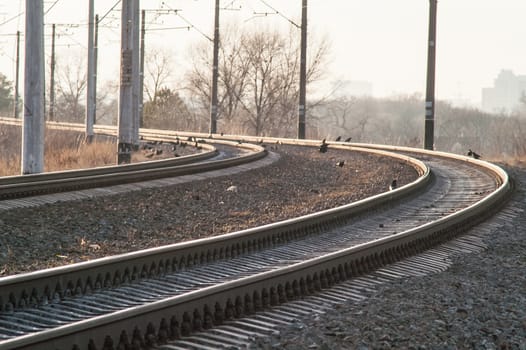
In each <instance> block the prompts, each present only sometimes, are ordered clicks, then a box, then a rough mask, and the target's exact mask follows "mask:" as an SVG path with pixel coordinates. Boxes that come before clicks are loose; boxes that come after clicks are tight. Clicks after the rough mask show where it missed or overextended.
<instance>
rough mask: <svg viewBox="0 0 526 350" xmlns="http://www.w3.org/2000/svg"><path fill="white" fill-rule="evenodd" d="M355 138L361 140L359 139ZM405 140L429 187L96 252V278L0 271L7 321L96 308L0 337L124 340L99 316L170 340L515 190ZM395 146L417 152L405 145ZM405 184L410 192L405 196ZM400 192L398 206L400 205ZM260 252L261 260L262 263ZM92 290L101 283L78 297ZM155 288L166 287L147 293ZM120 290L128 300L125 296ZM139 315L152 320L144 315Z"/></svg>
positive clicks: (304, 288) (442, 232)
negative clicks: (204, 235) (179, 240)
mask: <svg viewBox="0 0 526 350" xmlns="http://www.w3.org/2000/svg"><path fill="white" fill-rule="evenodd" d="M280 142H286V140H283V141H280ZM312 143H314V142H312ZM332 146H334V147H349V146H348V145H341V144H336V145H332ZM332 146H331V147H332ZM353 149H357V148H356V147H355V146H353ZM405 151H406V152H407V151H411V152H412V154H420V155H419V156H417V157H422V158H424V159H425V160H426V162H427V163H428V164H429V166H430V168H431V170H432V171H431V173H429V172H427V171H426V170H425V169H426V168H421V170H422V173H423V175H424V176H423V177H421V178H420V180H419V181H418V183H417V184H416V185H415V184H413V185H412V187H416V188H418V189H422V188H424V187H425V189H426V191H425V192H423V193H422V192H419V193H418V194H415V193H413V192H411V191H410V190H409V187H407V188H400V189H397V190H396V191H393V192H391V193H387V194H384V195H381V196H378V197H377V198H372V199H369V200H366V201H361V203H357V204H355V205H354V206H353V205H350V206H346V207H345V208H338V209H335V210H329V211H326V212H325V213H321V214H316V215H310V216H308V217H302V218H298V219H295V220H288V221H287V222H282V223H279V224H276V225H267V226H266V227H261V228H257V229H253V230H245V231H242V232H238V233H233V234H230V235H225V236H222V237H218V238H214V239H209V240H201V241H200V242H190V243H186V244H185V243H183V244H179V245H175V246H171V247H163V248H159V249H156V250H149V251H148V252H139V253H132V254H130V255H127V256H126V257H125V259H124V260H127V261H126V262H122V261H121V263H123V265H122V267H118V268H115V266H114V267H112V268H110V269H108V268H109V266H110V265H111V264H109V263H108V264H105V262H108V259H106V261H105V262H101V261H96V262H90V264H91V265H95V266H94V267H95V270H96V271H97V273H91V276H92V277H91V279H86V278H85V277H83V278H80V277H78V275H74V274H70V275H68V273H72V271H71V268H68V267H65V268H63V269H62V271H60V273H62V272H65V274H64V275H62V276H61V277H60V278H59V279H60V281H59V282H58V283H57V284H56V283H55V282H52V278H55V277H52V275H53V274H54V273H57V272H59V270H58V269H57V270H54V271H53V272H51V271H47V272H40V274H41V277H42V278H43V279H47V280H49V281H48V283H47V285H46V286H45V287H43V286H42V285H41V286H40V287H35V282H34V280H32V279H33V278H34V277H35V276H36V275H37V274H32V276H31V277H30V276H29V274H28V275H25V276H16V277H14V278H12V279H9V278H8V279H3V280H0V285H1V286H2V290H3V291H5V290H9V291H10V292H9V293H8V295H3V296H2V300H4V301H3V305H4V307H3V311H4V312H3V313H2V315H1V319H0V320H1V321H0V323H1V324H2V325H7V324H9V323H12V321H13V319H9V317H15V318H16V320H17V321H20V319H19V318H17V317H19V315H20V314H31V312H34V313H38V312H42V311H45V310H46V309H45V308H46V307H47V306H46V304H48V305H49V307H51V308H55V309H56V308H59V307H60V305H63V306H64V305H65V307H64V308H65V310H66V311H65V312H66V314H65V315H64V314H63V316H59V317H57V319H59V320H61V319H62V320H63V319H66V318H68V317H70V318H71V313H75V312H76V313H77V314H79V315H80V314H81V312H80V311H72V309H68V307H76V306H78V305H80V304H81V303H82V301H81V300H82V299H83V298H86V299H84V300H86V303H87V304H86V305H88V306H87V307H86V306H85V307H84V308H85V309H88V310H91V311H89V312H87V314H89V315H88V316H85V318H76V321H75V323H74V324H72V325H69V324H68V325H60V324H61V323H60V322H58V321H57V322H56V324H55V327H54V328H52V329H48V328H40V329H38V330H36V331H35V333H25V334H26V335H22V336H20V334H19V335H18V336H14V337H13V336H11V337H9V336H4V338H5V339H6V340H5V341H3V342H0V347H2V346H6V348H12V347H13V346H26V345H27V346H37V345H30V344H31V343H32V342H36V343H35V344H39V345H38V346H43V345H42V344H43V343H39V342H41V341H44V342H48V343H45V344H54V345H53V346H57V347H59V348H62V347H64V348H68V347H67V346H66V345H65V344H70V345H69V346H70V347H71V344H74V343H76V344H78V345H79V346H80V347H81V348H84V346H87V345H86V344H88V343H89V341H87V339H90V337H91V339H95V338H94V337H95V334H98V335H99V336H98V337H97V339H100V334H105V335H106V334H107V335H109V338H107V340H106V341H110V340H111V341H113V342H114V343H115V344H117V343H118V342H119V337H120V338H121V339H120V341H121V342H123V341H125V340H123V336H122V333H121V332H118V331H111V332H110V331H109V330H107V329H106V328H104V330H102V329H103V328H99V327H104V326H102V325H100V324H98V321H100V320H101V319H104V322H103V323H111V324H112V326H111V327H110V328H112V329H120V330H123V329H127V330H128V333H129V334H128V335H126V337H124V338H126V339H128V337H129V339H128V341H130V342H131V341H133V339H132V338H133V335H132V333H133V329H134V328H135V327H137V329H138V330H142V334H146V337H145V338H148V337H149V338H150V339H151V340H152V341H155V342H159V341H161V342H162V341H164V340H166V339H164V338H165V337H164V336H163V335H162V333H163V332H165V331H166V328H167V327H168V328H170V329H171V328H174V331H173V332H172V331H171V335H172V336H177V335H178V334H183V335H185V334H187V333H189V332H190V331H192V330H195V329H199V328H200V327H202V325H203V323H205V320H206V319H207V317H208V318H210V317H211V318H212V319H213V320H214V321H213V322H212V323H220V322H221V320H222V319H223V318H225V317H228V316H229V315H230V314H232V313H233V314H236V313H238V312H237V311H236V309H237V308H238V307H240V308H243V309H248V310H250V309H251V307H250V306H249V305H253V306H254V305H255V304H258V303H259V304H260V305H259V306H260V307H261V306H268V305H271V304H274V303H276V302H279V301H280V300H281V299H284V300H286V299H290V298H294V297H299V296H300V295H301V294H303V293H308V292H309V291H312V290H313V289H317V287H316V285H319V286H323V285H324V284H327V283H329V284H330V281H331V280H332V282H334V279H337V280H340V279H344V278H347V277H354V276H356V275H359V274H360V273H363V272H364V271H367V270H370V269H372V268H375V267H378V266H381V265H383V264H385V263H387V262H390V261H396V260H397V259H399V258H400V257H401V256H405V255H408V254H410V253H411V252H414V251H418V250H421V249H424V248H426V247H429V246H432V245H433V244H436V243H437V242H440V241H443V240H444V239H447V238H448V237H451V236H454V235H455V234H456V233H458V231H459V230H461V229H462V228H463V227H464V226H465V225H466V222H468V223H473V222H474V221H476V220H478V219H479V217H480V216H481V215H483V213H485V212H487V211H488V210H489V208H490V207H491V206H493V205H496V204H497V203H499V201H501V200H502V198H503V197H504V196H505V195H506V194H507V192H508V191H509V188H510V184H509V181H508V178H507V175H506V174H505V173H504V172H503V171H501V170H499V169H500V168H498V167H495V166H492V165H489V164H485V163H482V162H478V163H477V162H471V161H470V162H469V163H468V162H467V160H466V159H463V158H462V157H456V158H457V159H455V157H451V156H449V155H444V154H434V153H432V152H430V153H425V152H424V153H421V152H417V151H416V150H405ZM415 152H416V153H415ZM399 157H403V158H404V159H412V158H411V157H409V156H408V155H402V156H399ZM413 162H414V164H420V163H418V161H413ZM409 194H412V196H411V197H407V195H409ZM402 200H403V202H401V201H402ZM395 203H396V204H397V206H396V207H393V205H394V204H395ZM371 211H374V213H370V212H371ZM367 212H369V213H367ZM365 213H367V215H365ZM358 214H360V215H358ZM452 227H453V228H452ZM229 240H231V241H229ZM206 244H209V246H208V247H206ZM265 254H267V255H265ZM148 255H149V257H147V256H148ZM152 257H153V258H152ZM120 258H123V257H120ZM134 259H135V260H134ZM236 259H237V260H236ZM109 260H111V259H109ZM132 261H134V262H133V263H132ZM261 261H265V262H266V263H265V264H263V263H259V262H261ZM88 265H89V264H86V265H84V267H86V266H88ZM68 269H70V271H68ZM116 271H118V273H117V272H116ZM229 273H230V274H229ZM21 277H23V278H21ZM24 279H25V280H24ZM324 280H325V282H324ZM88 281H91V282H88ZM309 281H310V282H309ZM17 283H19V284H18V287H15V286H16V285H17ZM24 283H30V284H26V285H23V284H24ZM170 283H172V284H170ZM31 284H33V285H32V286H31ZM110 287H111V289H108V288H110ZM136 287H138V288H136ZM17 288H18V289H17ZM46 288H47V289H46ZM240 289H241V290H242V291H240ZM46 290H47V292H46ZM94 290H98V291H97V292H96V293H93V294H91V295H87V296H83V295H86V294H90V293H92V292H93V291H94ZM163 291H164V294H163ZM105 293H109V294H105ZM174 293H175V294H174ZM75 294H76V295H77V296H76V297H74V296H73V295H75ZM126 295H128V297H126ZM153 295H157V296H158V297H159V296H160V298H158V299H152V298H153ZM265 295H266V297H265ZM121 297H122V298H123V299H119V298H121ZM94 298H101V299H94ZM276 298H277V300H274V299H276ZM54 299H56V302H53V300H54ZM126 299H127V300H128V301H125V300H126ZM7 300H8V302H6V301H7ZM117 300H118V301H117ZM130 300H131V301H130ZM264 300H266V302H265V301H264ZM132 301H133V302H132ZM105 303H106V304H108V305H111V304H118V305H119V306H118V307H117V306H115V307H114V308H111V309H107V310H106V311H105V312H102V313H98V314H97V312H95V311H94V310H95V309H96V307H95V305H102V304H105ZM73 304H75V305H76V306H75V305H73ZM28 305H29V306H31V305H34V306H36V308H35V307H29V306H28ZM90 308H91V309H90ZM81 309H82V307H81ZM254 309H257V307H254ZM31 310H33V311H31ZM77 310H78V309H77ZM214 310H215V311H214ZM85 313H86V312H85ZM94 313H95V314H97V315H98V316H97V317H96V319H98V321H97V322H96V321H94V319H93V318H92V317H93V316H94V315H93V314H94ZM10 314H12V315H14V316H10ZM216 314H217V315H216ZM154 315H156V316H154ZM30 317H31V316H30ZM33 317H34V314H33ZM143 318H145V319H146V321H145V320H141V319H143ZM150 320H152V321H150ZM153 320H155V321H153ZM163 320H164V321H163ZM172 321H173V322H172ZM20 322H22V321H20ZM27 322H28V323H29V324H31V322H29V321H27ZM174 322H175V323H174ZM172 323H173V324H172ZM175 324H177V326H176V325H175ZM200 324H201V325H200ZM33 326H34V323H33ZM119 327H120V328H119ZM36 328H38V327H33V329H36ZM152 329H153V331H152ZM81 330H82V332H85V333H84V334H85V335H83V336H82V337H83V338H84V339H85V340H84V341H78V342H77V341H76V340H75V341H74V340H72V339H78V337H79V334H80V333H75V332H77V331H81ZM157 330H158V331H157ZM175 330H177V332H178V333H177V334H175V333H174V332H175ZM73 331H74V332H73ZM11 332H12V334H13V333H16V332H15V331H11ZM70 332H72V333H71V334H70ZM73 333H75V335H72V334H73ZM68 334H69V335H68ZM110 334H111V335H110ZM46 337H48V338H47V339H48V340H45V339H44V338H46ZM70 337H74V338H70ZM49 339H53V340H49ZM108 339H110V340H108ZM68 342H69V343H68ZM58 344H60V346H58Z"/></svg>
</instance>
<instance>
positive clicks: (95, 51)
mask: <svg viewBox="0 0 526 350" xmlns="http://www.w3.org/2000/svg"><path fill="white" fill-rule="evenodd" d="M98 57H99V15H95V39H93V124H94V125H95V124H97V63H98V60H99V59H98Z"/></svg>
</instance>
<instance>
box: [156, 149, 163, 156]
mask: <svg viewBox="0 0 526 350" xmlns="http://www.w3.org/2000/svg"><path fill="white" fill-rule="evenodd" d="M159 154H163V150H162V149H160V148H158V149H156V150H155V155H156V156H158V155H159Z"/></svg>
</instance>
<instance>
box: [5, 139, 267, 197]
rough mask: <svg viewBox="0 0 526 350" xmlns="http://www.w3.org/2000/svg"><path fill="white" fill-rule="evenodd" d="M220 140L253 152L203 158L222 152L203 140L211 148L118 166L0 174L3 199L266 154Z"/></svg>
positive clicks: (232, 162) (142, 177)
mask: <svg viewBox="0 0 526 350" xmlns="http://www.w3.org/2000/svg"><path fill="white" fill-rule="evenodd" d="M217 143H218V144H219V143H221V144H223V145H228V146H231V147H235V148H238V149H243V150H249V151H250V153H247V154H242V155H240V156H238V157H234V158H227V159H220V160H211V161H208V162H203V161H204V160H206V159H210V158H212V157H214V156H217V155H218V154H219V152H218V151H217V149H216V148H215V147H214V146H212V145H211V144H208V143H204V142H201V143H199V146H200V147H203V148H206V149H208V151H206V152H202V153H199V154H196V155H189V156H184V157H178V158H171V159H165V160H159V161H149V162H142V163H136V164H127V165H119V166H107V167H98V168H90V169H81V170H69V171H62V172H49V173H42V174H31V175H22V176H7V177H0V199H6V198H16V197H23V196H28V195H35V194H42V193H52V192H63V191H69V190H73V189H83V188H93V187H102V186H110V185H114V184H122V183H131V182H138V181H146V180H153V179H159V178H163V177H172V176H181V175H186V174H195V173H199V172H204V171H211V170H216V169H223V168H227V167H232V166H236V165H240V164H246V163H248V162H252V161H256V160H258V159H261V158H263V157H265V156H266V154H267V151H266V150H265V149H264V148H263V147H260V146H257V145H251V144H242V145H240V144H237V143H234V142H228V141H221V140H217Z"/></svg>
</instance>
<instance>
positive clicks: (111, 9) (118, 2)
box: [99, 0, 121, 23]
mask: <svg viewBox="0 0 526 350" xmlns="http://www.w3.org/2000/svg"><path fill="white" fill-rule="evenodd" d="M120 2H121V0H117V2H116V3H115V5H113V6H112V7H111V8H110V9H109V10H108V12H106V13H105V14H104V16H102V17H101V18H100V19H99V23H100V22H102V20H103V19H104V18H106V16H107V15H108V14H109V13H110V12H111V11H113V9H114V8H115V7H117V5H118V4H120Z"/></svg>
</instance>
